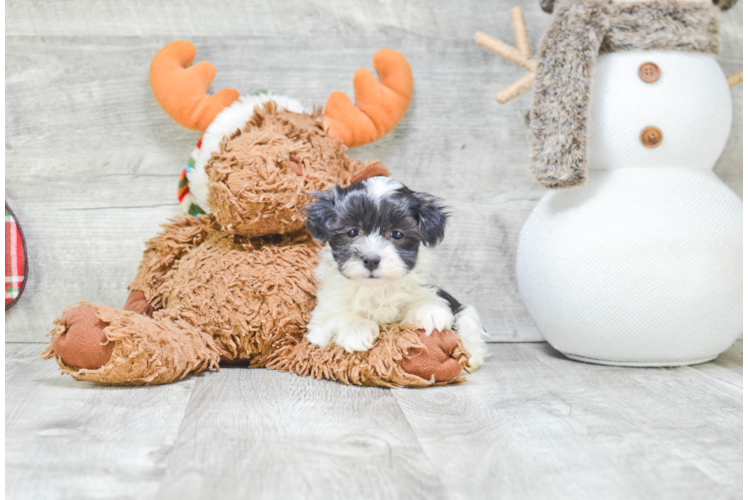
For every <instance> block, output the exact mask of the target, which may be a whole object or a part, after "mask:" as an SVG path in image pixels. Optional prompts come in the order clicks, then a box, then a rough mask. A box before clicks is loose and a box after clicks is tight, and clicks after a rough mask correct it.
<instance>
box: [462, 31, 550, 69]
mask: <svg viewBox="0 0 748 500" xmlns="http://www.w3.org/2000/svg"><path fill="white" fill-rule="evenodd" d="M474 40H475V43H477V44H478V45H480V46H481V47H483V48H484V49H488V50H490V51H491V52H495V53H496V54H498V55H500V56H501V57H503V58H504V59H506V60H508V61H511V62H513V63H514V64H516V65H518V66H523V67H524V68H527V70H529V71H535V69H536V68H537V67H538V62H537V61H535V60H533V59H528V58H527V57H525V56H524V55H523V54H522V53H521V52H520V51H519V50H517V49H515V48H514V47H512V46H510V45H507V44H505V43H504V42H502V41H501V40H497V39H495V38H493V37H491V36H488V35H486V34H485V33H481V32H480V31H479V32H477V33H476V34H475V37H474Z"/></svg>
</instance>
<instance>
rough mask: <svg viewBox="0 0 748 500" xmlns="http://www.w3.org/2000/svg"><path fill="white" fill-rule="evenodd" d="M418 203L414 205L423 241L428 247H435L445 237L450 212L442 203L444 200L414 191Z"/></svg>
mask: <svg viewBox="0 0 748 500" xmlns="http://www.w3.org/2000/svg"><path fill="white" fill-rule="evenodd" d="M413 196H414V197H415V198H416V200H418V201H417V203H416V204H415V206H414V207H413V210H414V211H415V214H416V218H417V219H418V229H419V230H420V232H421V241H422V242H423V244H424V245H426V246H427V247H431V248H433V247H435V246H436V245H438V244H439V243H440V242H441V241H442V240H443V239H444V229H445V228H446V226H447V218H448V217H449V213H448V212H447V211H446V210H445V207H444V206H443V205H442V200H440V199H439V198H437V197H435V196H431V195H430V194H426V193H413Z"/></svg>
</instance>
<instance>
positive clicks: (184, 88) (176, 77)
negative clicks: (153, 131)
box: [149, 40, 239, 132]
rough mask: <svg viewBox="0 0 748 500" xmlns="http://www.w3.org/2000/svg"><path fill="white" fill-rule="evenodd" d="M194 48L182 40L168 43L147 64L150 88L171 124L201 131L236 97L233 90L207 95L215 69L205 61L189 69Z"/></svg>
mask: <svg viewBox="0 0 748 500" xmlns="http://www.w3.org/2000/svg"><path fill="white" fill-rule="evenodd" d="M196 53H197V49H196V48H195V46H194V45H192V44H191V43H190V42H188V41H186V40H179V41H176V42H171V43H170V44H168V45H166V46H165V47H164V48H162V49H161V50H159V51H158V53H157V54H156V55H155V56H154V57H153V60H152V61H151V69H150V73H149V77H150V80H151V89H152V90H153V95H154V97H155V98H156V101H157V102H158V103H159V105H160V106H161V107H162V108H163V110H164V111H166V114H167V115H169V116H170V117H171V118H172V119H173V120H174V121H175V122H177V123H178V124H180V125H181V126H183V127H185V128H188V129H190V130H199V131H200V132H205V130H206V129H207V128H208V125H210V124H211V123H212V122H213V119H215V117H216V116H218V113H220V112H221V111H223V110H224V109H225V108H227V107H228V106H230V105H231V103H232V102H234V101H235V100H237V99H238V98H239V91H238V90H236V89H223V90H221V91H220V92H218V93H217V94H214V95H212V96H210V97H209V96H208V95H207V94H208V88H209V87H210V82H212V81H213V78H214V77H215V76H216V68H214V67H213V65H212V64H210V63H209V62H205V61H203V62H200V63H197V64H195V65H194V66H190V64H192V61H193V60H194V59H195V54H196Z"/></svg>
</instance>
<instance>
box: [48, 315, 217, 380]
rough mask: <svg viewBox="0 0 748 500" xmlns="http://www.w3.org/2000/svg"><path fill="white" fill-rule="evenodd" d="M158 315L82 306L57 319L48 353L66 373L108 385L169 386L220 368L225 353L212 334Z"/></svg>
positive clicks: (78, 378) (80, 378) (77, 378)
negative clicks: (175, 381) (219, 349)
mask: <svg viewBox="0 0 748 500" xmlns="http://www.w3.org/2000/svg"><path fill="white" fill-rule="evenodd" d="M154 316H155V317H154V318H150V317H148V316H145V315H143V314H138V313H136V312H132V311H122V310H119V309H114V308H111V307H107V306H98V305H92V304H90V303H88V302H82V303H80V304H76V305H74V306H73V307H71V308H68V309H67V310H66V311H65V312H64V313H63V314H62V316H61V317H59V318H57V319H56V320H55V322H54V323H55V329H54V330H53V331H52V332H50V333H51V336H52V339H51V345H50V346H49V347H48V348H47V349H46V350H45V351H44V352H43V353H42V357H43V358H44V359H48V358H51V357H53V356H54V358H55V359H56V360H57V363H58V364H59V365H60V368H61V370H62V372H63V373H68V374H70V375H71V376H72V377H73V378H75V379H76V380H85V381H89V382H96V383H99V384H106V385H143V384H165V383H168V382H172V381H174V380H178V379H181V378H183V377H184V376H186V375H187V374H188V373H190V372H200V371H203V370H205V369H206V368H208V367H214V368H217V367H218V361H219V358H220V355H219V351H218V347H217V346H216V344H215V342H214V340H213V338H212V337H211V336H210V335H208V334H206V333H203V332H201V331H199V330H197V329H196V328H194V327H192V326H190V325H189V324H186V323H184V322H180V321H173V320H171V319H169V318H166V317H162V315H160V314H159V313H156V314H155V315H154Z"/></svg>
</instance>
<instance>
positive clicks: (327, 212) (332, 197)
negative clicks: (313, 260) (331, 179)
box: [304, 186, 340, 243]
mask: <svg viewBox="0 0 748 500" xmlns="http://www.w3.org/2000/svg"><path fill="white" fill-rule="evenodd" d="M339 189H340V188H339V187H338V186H333V187H332V188H330V189H328V190H327V191H315V192H314V193H310V194H311V196H312V197H313V198H314V199H315V201H313V202H312V203H310V204H309V205H307V206H305V207H304V210H306V230H307V231H309V234H311V235H312V237H313V238H314V239H315V240H317V241H319V242H322V243H326V242H327V241H328V240H329V239H330V236H331V235H330V224H332V222H333V221H334V220H335V202H336V200H337V198H338V190H339Z"/></svg>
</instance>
